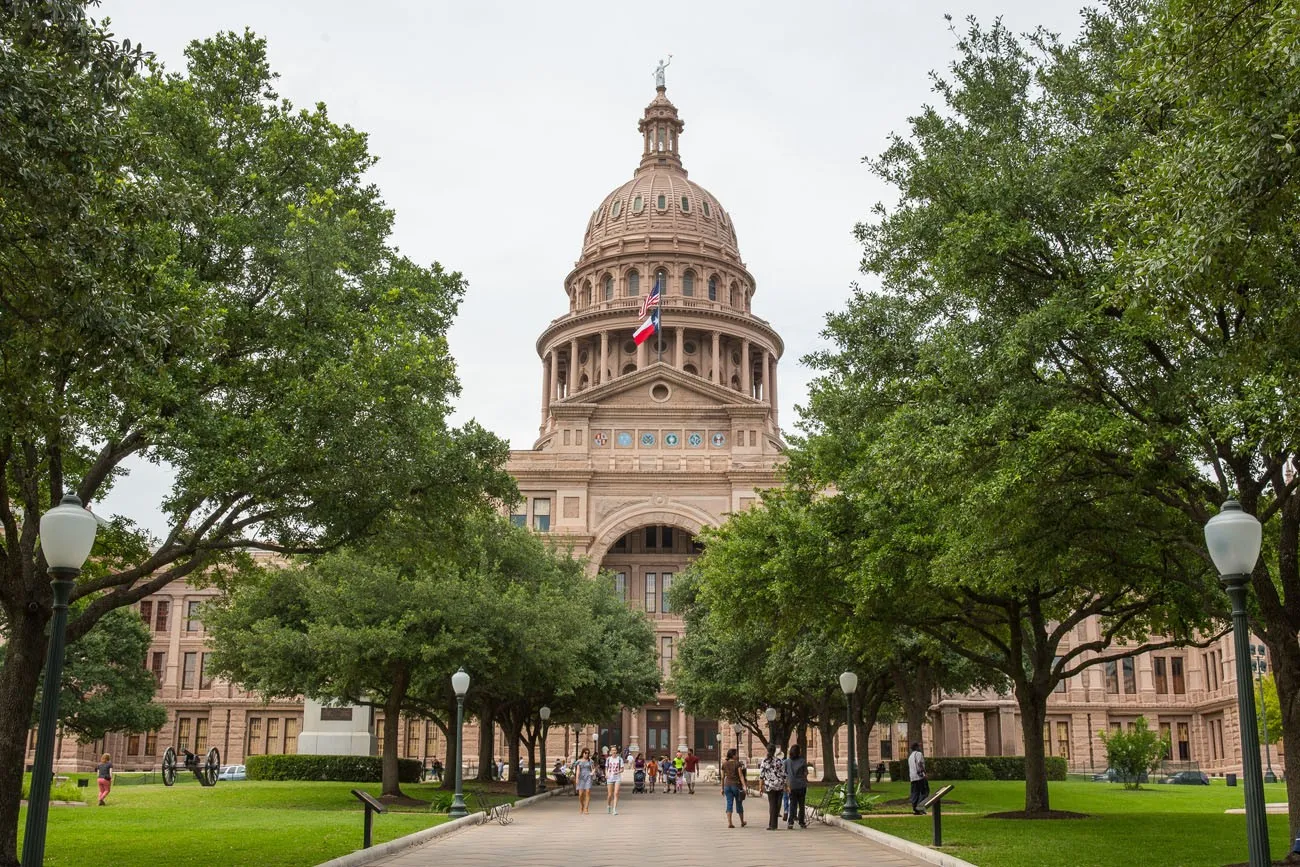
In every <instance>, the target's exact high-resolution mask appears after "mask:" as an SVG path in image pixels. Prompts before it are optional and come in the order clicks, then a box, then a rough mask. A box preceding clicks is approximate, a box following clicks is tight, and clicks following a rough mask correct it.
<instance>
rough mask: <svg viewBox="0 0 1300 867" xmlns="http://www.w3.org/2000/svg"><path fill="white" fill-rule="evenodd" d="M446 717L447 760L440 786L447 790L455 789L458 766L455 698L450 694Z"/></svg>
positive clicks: (458, 753) (458, 752)
mask: <svg viewBox="0 0 1300 867" xmlns="http://www.w3.org/2000/svg"><path fill="white" fill-rule="evenodd" d="M447 719H449V720H451V724H450V725H448V726H447V761H446V765H445V767H444V768H443V771H442V788H444V789H446V790H447V791H449V792H450V791H455V789H456V768H458V767H460V764H459V763H460V751H459V750H458V749H457V748H456V735H457V733H458V732H457V728H456V722H457V720H456V698H455V696H452V698H451V704H450V706H449V707H448V708H447Z"/></svg>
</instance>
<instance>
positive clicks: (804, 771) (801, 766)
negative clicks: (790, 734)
mask: <svg viewBox="0 0 1300 867" xmlns="http://www.w3.org/2000/svg"><path fill="white" fill-rule="evenodd" d="M785 788H786V792H788V793H789V795H790V806H789V808H788V809H787V812H786V820H785V827H786V829H787V830H793V829H794V823H795V820H796V817H797V818H798V822H799V827H800V828H807V827H808V822H807V820H806V819H805V818H804V802H805V801H807V799H808V761H807V760H806V759H805V758H804V757H803V747H801V746H799V745H798V744H795V745H794V746H792V747H790V755H789V757H788V758H786V760H785Z"/></svg>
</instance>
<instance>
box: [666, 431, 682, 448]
mask: <svg viewBox="0 0 1300 867" xmlns="http://www.w3.org/2000/svg"><path fill="white" fill-rule="evenodd" d="M679 442H681V440H680V439H679V438H678V436H677V434H675V433H670V434H665V435H664V445H666V446H676V445H677V443H679Z"/></svg>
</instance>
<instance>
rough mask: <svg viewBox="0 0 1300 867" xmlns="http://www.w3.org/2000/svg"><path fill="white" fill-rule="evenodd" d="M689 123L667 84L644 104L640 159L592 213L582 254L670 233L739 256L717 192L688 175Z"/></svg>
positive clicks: (728, 256)
mask: <svg viewBox="0 0 1300 867" xmlns="http://www.w3.org/2000/svg"><path fill="white" fill-rule="evenodd" d="M685 126H686V125H685V123H683V122H682V120H681V119H680V118H679V117H678V116H677V107H676V106H674V105H673V104H672V102H670V101H669V99H668V96H667V93H666V92H665V89H664V88H662V87H661V88H659V89H658V91H657V93H656V94H655V98H654V99H653V100H652V101H651V102H650V104H649V105H648V106H646V109H645V115H644V117H643V118H642V119H641V121H640V122H639V123H638V125H637V128H638V129H639V130H640V132H641V135H642V140H643V141H642V144H643V149H642V155H641V163H640V165H639V166H638V167H637V169H636V171H635V172H634V173H633V175H632V179H631V180H630V181H628V182H627V183H625V184H622V185H621V186H619V187H617V188H616V189H615V190H614V191H613V192H611V193H609V195H607V196H605V198H604V200H603V201H601V203H600V205H599V207H597V208H596V210H595V211H593V212H592V214H591V219H590V220H589V221H588V223H587V232H586V235H585V236H584V237H583V241H582V251H583V252H582V255H583V260H586V259H589V258H590V257H592V256H594V255H597V254H598V253H599V251H600V250H601V249H602V248H605V247H606V246H607V245H608V244H610V243H611V242H615V241H642V242H645V241H647V240H649V239H650V238H652V237H658V238H671V239H673V240H675V241H676V242H677V243H681V242H682V241H686V242H689V243H694V244H699V243H700V242H703V243H704V244H705V245H707V246H709V247H714V248H717V253H719V254H721V256H722V258H725V259H731V260H735V261H739V259H740V251H739V248H738V246H737V243H736V230H735V226H734V225H733V224H732V221H731V216H730V215H729V214H728V213H727V211H726V209H725V208H723V207H722V206H721V205H720V204H719V203H718V199H717V197H716V196H714V195H713V194H712V193H710V192H709V191H708V190H706V189H704V188H703V187H701V186H700V185H699V184H697V183H695V182H694V181H691V180H689V179H688V178H687V173H686V169H685V168H684V167H683V166H682V160H681V153H680V151H679V149H678V145H679V140H680V136H681V132H682V129H683V128H684V127H685Z"/></svg>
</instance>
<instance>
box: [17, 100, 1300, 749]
mask: <svg viewBox="0 0 1300 867" xmlns="http://www.w3.org/2000/svg"><path fill="white" fill-rule="evenodd" d="M684 127H685V124H684V122H683V121H682V120H681V118H680V117H679V116H678V113H677V108H676V106H674V105H673V103H672V102H670V101H669V99H668V96H667V92H666V89H665V87H664V86H663V84H662V79H661V83H660V86H659V87H658V88H657V89H656V93H655V95H654V98H653V99H652V100H651V101H650V103H649V105H647V106H646V107H645V109H644V111H643V113H642V116H641V118H640V119H639V120H638V122H637V124H636V128H637V131H638V133H639V136H640V146H641V154H640V159H639V162H638V163H637V165H636V168H635V171H634V172H633V174H632V178H631V179H630V180H628V181H627V182H625V183H622V184H620V185H619V186H617V187H615V188H614V189H613V191H611V192H610V193H608V194H607V195H606V196H605V197H604V198H603V199H601V200H600V202H599V204H598V205H597V206H596V208H595V210H594V211H593V212H592V214H591V218H590V220H589V221H588V223H587V226H586V229H585V234H584V236H583V239H582V248H581V254H580V256H579V258H578V261H577V263H576V264H575V266H574V268H573V270H572V271H571V272H569V274H568V275H566V276H564V277H563V288H564V293H565V296H566V300H567V309H566V310H565V311H564V312H563V314H562V315H560V316H558V317H557V318H555V319H553V320H551V321H550V322H549V323H545V324H541V323H539V325H542V327H541V332H540V335H539V336H538V338H537V354H538V357H539V360H540V367H539V369H538V372H539V373H540V381H541V388H540V395H539V396H540V425H539V429H538V436H537V439H536V441H535V442H534V444H533V446H532V448H531V449H528V450H520V451H513V452H512V453H511V456H510V460H509V470H510V472H511V473H512V474H513V475H514V477H515V478H516V479H517V481H518V485H519V489H520V491H521V492H522V494H523V495H524V499H523V502H522V503H521V504H520V505H518V506H517V507H516V508H517V511H516V512H515V513H514V514H512V515H511V516H510V517H511V520H512V521H514V522H515V523H517V524H520V525H526V526H529V527H532V528H533V529H534V530H535V531H536V532H538V533H543V534H547V535H550V536H553V537H556V538H557V540H558V541H559V542H560V543H561V544H563V545H566V546H568V547H571V548H572V550H573V553H574V555H575V556H578V557H583V558H586V560H587V562H588V563H589V568H590V571H591V574H592V576H593V578H594V577H595V576H596V575H597V574H598V573H601V572H604V573H608V574H610V575H612V576H613V581H614V586H615V588H616V590H617V591H618V592H619V593H620V594H622V595H623V597H624V598H625V599H626V600H627V604H628V605H630V606H633V607H635V608H636V609H637V610H639V611H644V612H645V616H646V617H647V618H648V619H649V620H650V621H651V622H652V623H653V625H654V629H655V638H656V651H657V654H658V658H659V663H660V666H661V669H662V671H663V674H664V677H665V681H667V678H668V676H669V674H670V671H671V666H672V660H673V657H674V655H675V653H676V649H677V644H678V642H679V641H680V640H681V636H682V632H683V624H682V620H681V618H680V617H679V616H678V615H677V614H676V612H674V611H672V610H671V606H670V605H669V604H668V590H669V588H670V587H671V586H672V582H673V579H674V576H676V575H677V574H679V573H680V572H681V571H682V569H683V568H684V567H685V566H686V565H687V564H688V563H689V562H690V561H691V559H692V558H693V557H694V556H695V555H696V554H697V553H698V552H699V548H698V546H697V542H696V535H697V534H698V533H699V531H700V530H701V529H702V528H703V527H705V526H714V525H718V524H721V523H722V522H724V521H725V520H726V518H727V515H728V514H729V513H731V512H734V511H738V510H741V509H745V508H748V507H749V506H751V505H752V504H753V503H754V501H755V499H756V497H757V494H756V489H762V488H767V487H772V486H775V485H777V484H778V483H779V471H780V466H781V464H782V461H783V457H782V452H783V450H784V445H783V443H782V440H781V434H780V428H779V425H778V416H777V406H778V403H777V393H778V392H777V383H778V369H779V362H780V360H781V357H782V355H783V352H784V344H783V343H782V340H781V337H780V335H779V334H778V333H777V330H776V328H774V327H773V325H772V324H771V323H769V322H767V321H766V320H765V319H762V318H760V317H759V316H757V315H755V314H754V312H753V309H752V308H753V305H754V302H755V298H756V296H757V281H756V280H755V278H754V275H752V274H751V273H750V272H749V270H748V268H747V267H746V265H745V262H744V260H743V259H742V258H741V254H740V247H739V243H738V240H737V235H736V228H735V225H734V223H733V221H732V217H731V215H730V213H728V211H727V209H726V208H725V207H724V206H723V205H722V203H721V202H720V201H719V200H718V198H717V197H716V196H714V195H713V194H712V193H711V192H710V191H708V190H707V189H705V188H704V187H702V186H700V185H699V184H698V183H696V182H695V181H694V180H693V179H691V178H690V177H689V176H688V174H687V171H686V168H685V166H684V165H683V161H682V150H681V143H682V135H683V130H684ZM592 182H593V184H594V183H596V182H597V179H592ZM776 213H780V212H776ZM576 228H577V227H575V230H576ZM559 276H560V275H556V277H557V279H559ZM655 289H658V291H659V293H660V295H661V300H660V306H661V320H660V321H661V326H660V329H659V332H658V334H657V335H656V336H653V337H651V338H650V339H648V340H646V341H644V342H641V343H639V344H638V343H637V342H636V341H635V340H634V339H633V334H634V332H635V331H636V329H637V327H638V326H639V325H640V324H641V323H642V321H643V316H644V311H643V309H642V306H643V303H644V302H645V300H646V296H647V295H648V294H649V293H652V292H653V291H654V290H655ZM774 291H778V292H780V291H792V290H791V287H776V289H775V290H774ZM760 306H761V305H760ZM215 593H216V591H215V590H212V589H206V588H204V589H200V588H195V587H191V586H189V585H187V584H186V583H185V582H183V581H178V582H175V583H173V584H171V585H169V586H168V587H167V588H166V589H165V590H164V591H162V592H160V593H157V594H155V595H153V596H151V597H149V598H147V599H145V600H143V601H142V602H140V603H139V610H140V613H141V615H142V617H143V618H144V620H145V622H146V623H147V624H148V625H149V628H150V629H151V630H153V632H154V642H153V645H152V647H151V648H150V651H149V656H148V660H147V664H148V665H149V667H150V668H151V670H152V671H153V673H154V675H155V676H156V677H157V679H158V683H159V691H158V695H157V700H158V701H159V702H161V703H162V704H164V705H165V706H166V707H167V710H168V721H167V724H166V726H165V728H164V729H163V730H162V731H159V732H153V733H149V734H142V735H109V736H108V737H107V738H105V739H104V740H102V741H97V742H95V743H93V744H84V745H79V744H77V743H76V741H75V739H73V738H71V737H69V738H67V739H64V738H62V737H60V741H59V744H58V745H57V746H56V753H55V765H56V768H58V769H61V770H65V771H72V770H81V771H84V770H89V769H92V768H93V767H94V765H95V762H96V760H97V757H98V755H99V753H101V752H110V753H112V754H113V758H114V763H115V765H116V766H117V768H118V769H120V770H126V771H130V770H142V769H157V768H158V767H159V766H160V764H161V759H162V751H163V750H164V749H166V747H167V746H169V745H175V746H176V747H177V748H178V749H179V748H182V747H184V748H188V749H190V750H192V751H194V752H197V753H202V752H204V751H206V750H207V749H208V748H209V747H211V746H215V747H217V748H218V749H220V751H221V755H222V761H223V762H225V763H229V764H236V763H240V762H242V761H243V759H244V757H246V756H250V755H257V754H265V753H294V752H297V751H298V744H299V735H300V734H301V733H302V732H303V719H304V707H303V703H302V702H300V701H273V702H270V703H267V702H264V701H262V700H261V699H260V698H259V697H258V696H255V695H250V694H248V693H245V692H243V691H242V690H240V689H239V688H238V687H237V686H235V685H233V684H230V683H226V682H224V681H221V680H216V679H213V678H211V677H209V676H208V674H207V665H206V662H207V652H208V648H207V646H206V644H205V640H206V636H205V633H204V629H203V624H202V622H201V621H200V620H199V618H198V612H199V609H200V606H201V604H202V603H203V602H205V601H206V600H208V599H209V598H211V597H212V595H213V594H215ZM1096 629H1097V624H1096V623H1093V622H1088V623H1084V624H1083V625H1081V626H1080V628H1079V634H1078V636H1077V639H1078V640H1079V641H1086V640H1088V639H1089V638H1091V637H1093V634H1094V633H1095V632H1096ZM1234 671H1235V668H1234V660H1233V657H1232V643H1231V640H1230V639H1226V638H1225V639H1222V640H1221V641H1219V642H1217V643H1215V644H1214V645H1212V646H1210V647H1209V648H1205V649H1193V648H1188V649H1185V650H1178V649H1175V650H1165V651H1160V652H1158V653H1155V654H1144V655H1141V656H1138V657H1135V658H1133V659H1128V660H1122V661H1121V662H1119V663H1118V664H1117V663H1110V664H1109V665H1108V666H1104V667H1103V666H1098V667H1095V668H1091V669H1088V670H1087V671H1085V672H1084V673H1082V674H1081V675H1079V676H1076V677H1073V678H1070V680H1069V682H1068V683H1066V684H1063V685H1062V686H1061V688H1060V689H1059V690H1058V691H1057V693H1056V694H1055V695H1054V696H1053V697H1052V700H1051V702H1050V704H1049V709H1048V722H1047V725H1046V728H1045V730H1044V733H1043V737H1044V740H1045V741H1046V743H1047V746H1048V753H1049V754H1050V755H1057V756H1064V757H1065V758H1066V759H1067V761H1068V764H1069V767H1070V769H1071V770H1078V771H1088V770H1093V769H1096V770H1100V769H1102V768H1104V767H1105V765H1106V754H1105V749H1104V747H1103V746H1102V744H1101V741H1100V739H1099V738H1098V737H1097V732H1098V731H1101V730H1106V729H1115V728H1119V727H1125V726H1128V725H1131V724H1132V722H1133V720H1134V719H1136V717H1138V716H1139V715H1144V716H1146V717H1147V719H1148V720H1149V721H1150V722H1151V724H1152V726H1153V727H1155V728H1157V729H1158V730H1160V731H1161V732H1162V733H1165V734H1167V735H1168V736H1169V737H1170V740H1171V742H1172V750H1171V753H1172V754H1171V755H1170V756H1169V758H1170V759H1172V760H1174V761H1177V762H1190V763H1194V764H1195V765H1199V767H1200V768H1201V769H1202V770H1204V771H1206V772H1207V773H1210V774H1216V773H1220V774H1221V773H1224V772H1239V771H1240V759H1239V758H1236V759H1234V758H1233V757H1234V756H1238V757H1239V756H1240V746H1239V740H1238V737H1237V713H1236V698H1235V697H1236V691H1235V690H1236V684H1235V678H1234ZM367 712H368V711H367ZM401 731H402V743H401V745H400V746H399V752H400V754H401V755H402V756H404V757H409V758H414V759H419V760H421V761H424V762H426V763H428V762H432V760H433V758H434V757H435V756H436V757H440V758H441V757H444V755H445V746H446V745H445V744H444V743H441V738H442V735H441V733H440V731H439V730H438V728H437V726H435V725H434V724H433V723H431V722H428V721H426V720H422V719H409V720H405V721H404V724H403V725H402V726H401ZM1020 731H1021V730H1020V723H1019V719H1018V711H1017V708H1016V705H1015V702H1014V700H1013V699H1012V698H1011V697H1010V696H998V695H994V694H987V695H936V696H935V697H934V704H933V706H932V709H931V714H930V721H929V725H928V726H927V727H926V731H925V732H924V733H923V734H922V737H923V738H924V740H925V743H926V749H927V752H928V753H929V754H931V755H970V756H980V755H1020V754H1023V752H1024V751H1023V748H1022V745H1021V743H1020V741H1021V733H1020ZM370 732H371V733H372V734H373V735H374V736H375V737H376V739H378V738H382V732H383V726H382V714H378V715H375V716H374V717H372V718H371V720H370ZM593 735H596V736H597V738H598V739H599V742H600V743H601V744H602V745H604V744H610V743H617V744H626V745H628V746H631V747H632V748H634V749H639V750H642V751H649V752H654V753H656V754H658V753H661V752H669V751H672V750H675V749H678V748H683V749H684V748H685V747H687V746H690V747H693V748H695V750H696V752H697V753H699V754H700V756H701V758H702V759H703V761H704V762H705V763H711V762H716V761H717V760H718V758H719V754H720V752H724V751H725V750H726V749H728V748H730V747H732V746H738V747H739V748H740V751H741V753H742V755H751V754H753V753H754V745H753V744H752V743H751V742H750V739H749V736H748V735H747V734H744V735H741V736H739V739H738V736H737V735H735V734H734V733H733V730H732V728H731V726H730V724H729V722H728V721H726V720H723V721H719V720H713V719H701V718H697V717H694V716H692V715H691V714H689V713H687V712H686V711H685V709H683V708H681V707H679V706H678V704H677V702H676V697H675V696H674V695H673V694H672V693H669V692H664V693H661V694H660V695H659V696H658V697H657V699H656V700H655V701H654V702H652V703H650V704H648V705H645V706H643V707H635V708H625V709H624V710H623V711H622V714H621V715H620V716H619V717H618V718H615V719H611V720H602V721H599V725H589V726H586V727H585V728H582V729H579V730H577V731H575V730H574V729H572V728H567V729H566V728H564V727H561V726H556V727H553V728H552V729H551V733H550V738H549V740H548V744H547V748H546V754H547V755H549V756H561V755H573V752H574V748H575V739H576V743H578V744H585V745H590V744H591V743H592V740H593V737H592V736H593ZM843 737H844V734H843V730H841V738H843ZM477 738H478V734H477V731H476V730H475V728H474V726H473V725H469V726H467V730H466V735H465V744H466V750H465V752H466V760H467V762H469V763H471V764H473V763H474V761H475V759H476V754H477V752H478V751H477V750H476V749H475V747H474V744H475V743H477ZM809 738H810V742H809V755H810V756H814V757H818V758H820V756H821V755H822V753H821V745H820V743H819V740H818V734H817V731H816V730H815V729H811V730H810V731H809ZM914 739H915V737H914V733H908V732H907V731H906V726H905V725H902V724H881V725H877V726H876V727H875V728H874V729H873V731H872V733H871V735H870V756H871V763H872V764H874V763H875V762H877V761H879V760H881V759H885V760H889V759H892V758H901V757H903V756H904V755H905V745H906V744H907V743H908V742H910V741H911V740H914ZM33 741H34V736H33ZM381 746H382V744H381V743H380V742H378V741H377V740H376V747H377V748H379V747H381ZM759 749H761V747H759ZM506 752H507V750H506V747H505V744H504V741H503V739H502V736H501V734H500V732H498V733H497V737H496V747H495V750H494V753H495V755H498V756H504V755H505V754H506ZM835 752H836V755H837V756H839V757H840V764H841V767H842V766H843V764H844V755H845V752H846V749H845V745H844V744H843V743H839V744H837V745H836V746H835ZM32 755H33V753H32V752H30V751H29V760H30V756H32ZM1274 761H1275V764H1276V769H1277V770H1278V771H1279V772H1280V770H1281V765H1282V762H1281V757H1280V756H1278V755H1275V756H1274Z"/></svg>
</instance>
